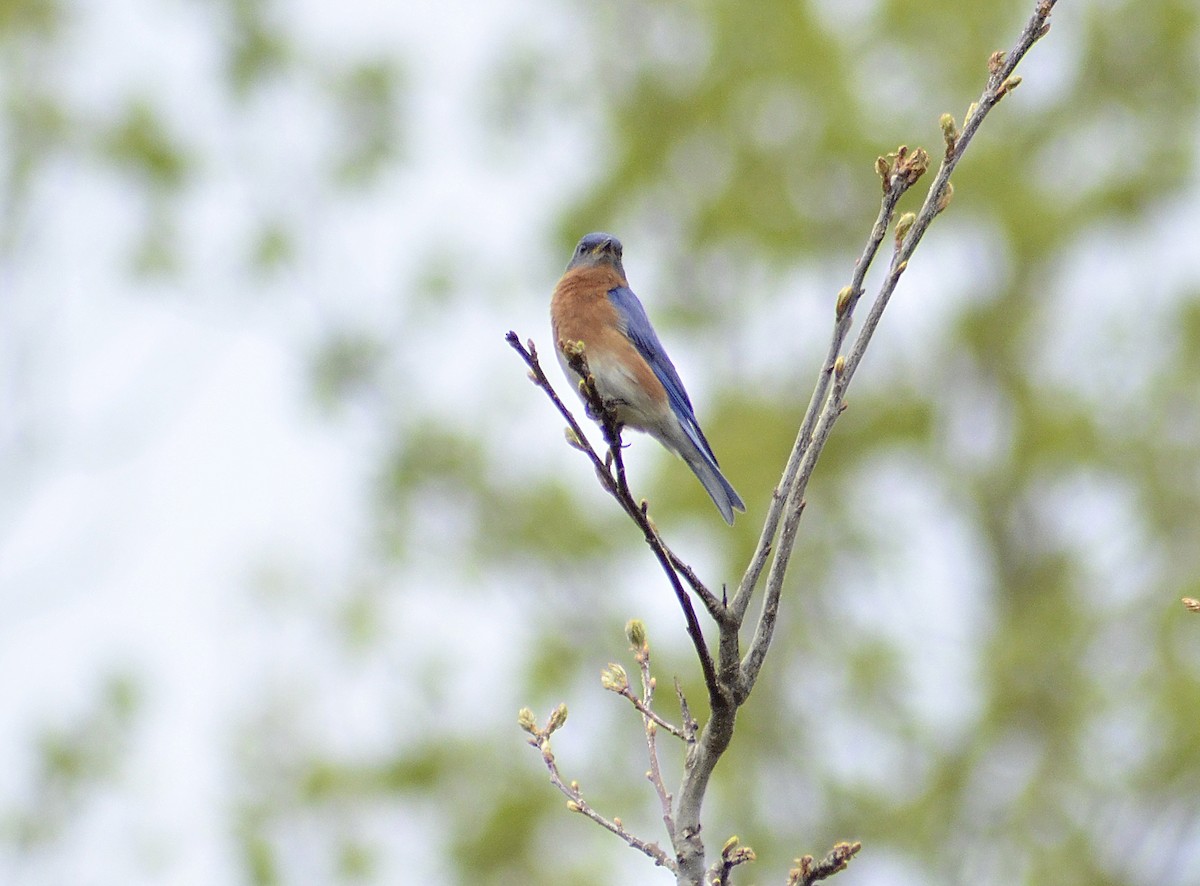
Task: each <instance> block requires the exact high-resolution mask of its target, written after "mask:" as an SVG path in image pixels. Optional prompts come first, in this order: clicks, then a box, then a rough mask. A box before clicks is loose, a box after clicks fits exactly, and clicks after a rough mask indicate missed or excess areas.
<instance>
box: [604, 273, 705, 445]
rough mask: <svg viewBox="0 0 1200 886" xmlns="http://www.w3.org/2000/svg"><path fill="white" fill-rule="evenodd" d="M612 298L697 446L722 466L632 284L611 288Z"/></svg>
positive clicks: (628, 334)
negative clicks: (630, 286) (631, 287)
mask: <svg viewBox="0 0 1200 886" xmlns="http://www.w3.org/2000/svg"><path fill="white" fill-rule="evenodd" d="M608 299H609V301H611V302H612V304H613V307H615V308H616V309H617V314H618V315H619V316H620V318H621V326H622V331H623V332H624V333H625V336H626V338H628V339H629V340H630V341H631V342H632V343H633V346H634V347H635V348H637V350H638V353H639V354H641V355H642V358H643V359H644V360H645V361H646V362H647V363H648V364H649V365H650V368H651V369H652V370H653V371H654V375H655V376H656V377H657V378H658V380H659V381H660V382H662V386H663V387H664V388H665V389H666V391H667V402H668V403H670V405H671V411H672V412H674V413H675V417H676V418H678V419H679V423H680V425H682V426H683V430H684V432H685V433H686V434H687V435H688V437H689V438H690V439H691V441H692V442H693V443H695V444H696V448H697V449H699V450H700V453H701V455H703V456H704V458H705V460H707V461H709V462H711V463H712V465H713V467H720V465H718V464H717V457H716V456H715V455H713V451H712V447H711V446H709V445H708V440H706V439H705V437H704V432H703V431H701V430H700V424H699V422H697V421H696V413H695V411H694V410H693V408H692V401H691V400H690V399H688V395H687V391H685V390H684V389H683V381H682V380H681V379H680V378H679V373H678V372H677V371H676V369H675V364H674V363H672V362H671V358H670V357H668V356H667V352H666V351H665V350H664V349H663V346H662V342H661V341H659V340H658V334H657V333H656V332H655V331H654V327H653V326H651V325H650V318H649V317H648V316H647V315H646V309H645V308H644V307H642V303H641V301H640V300H639V299H638V297H637V296H636V295H634V293H633V290H632V289H630V288H629V287H628V286H617V287H615V288H613V289H610V290H608Z"/></svg>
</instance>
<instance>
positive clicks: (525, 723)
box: [517, 708, 538, 735]
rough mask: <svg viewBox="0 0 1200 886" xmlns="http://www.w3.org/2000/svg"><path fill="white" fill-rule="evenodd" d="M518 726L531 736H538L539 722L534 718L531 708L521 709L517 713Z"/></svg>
mask: <svg viewBox="0 0 1200 886" xmlns="http://www.w3.org/2000/svg"><path fill="white" fill-rule="evenodd" d="M517 725H518V726H520V727H521V728H522V729H524V730H525V731H526V732H528V733H529V734H530V735H537V734H538V728H537V720H535V719H534V718H533V711H531V710H529V708H521V710H519V711H517Z"/></svg>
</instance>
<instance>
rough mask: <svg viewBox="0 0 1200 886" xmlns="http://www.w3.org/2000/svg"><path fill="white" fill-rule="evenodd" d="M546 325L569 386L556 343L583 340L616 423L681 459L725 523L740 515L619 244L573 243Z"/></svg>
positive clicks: (601, 237) (575, 378)
mask: <svg viewBox="0 0 1200 886" xmlns="http://www.w3.org/2000/svg"><path fill="white" fill-rule="evenodd" d="M550 324H551V326H552V328H553V330H554V341H555V344H556V347H555V353H557V354H558V362H559V363H560V364H561V365H562V368H563V372H565V373H566V375H567V378H568V379H570V380H571V381H572V382H573V383H575V384H576V385H577V384H578V382H579V381H580V378H579V375H578V374H576V373H575V372H574V371H573V370H572V369H571V367H570V366H569V365H568V364H567V358H566V355H565V354H564V353H563V345H564V344H565V343H566V342H569V341H578V342H583V345H584V356H585V357H586V358H587V364H588V369H589V370H590V371H591V373H592V376H593V377H594V378H595V380H596V390H597V392H598V393H599V394H600V396H601V397H602V398H603V399H604V400H605V401H606V402H608V403H610V404H611V405H612V407H613V409H614V412H615V414H616V418H617V421H618V422H620V423H621V424H622V425H624V426H626V427H630V428H634V429H636V430H639V431H645V432H646V433H647V434H649V435H650V436H651V437H653V438H654V439H655V440H657V441H658V442H659V443H661V444H662V445H663V446H665V447H666V448H667V449H669V450H670V451H671V452H674V453H675V454H677V455H679V456H680V457H682V458H683V460H684V461H685V462H687V465H688V467H689V468H691V469H692V472H693V473H695V475H696V477H697V478H698V479H699V480H700V483H701V485H702V486H704V491H705V492H707V493H708V494H709V495H710V496H711V497H712V500H713V502H714V503H715V504H716V506H717V510H719V511H720V512H721V516H722V517H724V518H725V522H726V523H728V524H730V525H731V526H732V525H733V512H734V511H735V510H738V511H745V510H746V505H745V504H744V503H743V502H742V499H741V496H739V495H738V494H737V492H736V491H734V488H733V487H732V486H730V485H729V481H728V480H726V479H725V477H724V475H723V474H722V473H721V468H720V466H719V465H718V464H717V458H716V456H715V455H713V451H712V447H710V446H709V445H708V441H707V440H706V439H704V432H703V431H701V430H700V423H699V422H697V421H696V414H695V412H694V411H693V409H692V401H691V400H689V399H688V395H687V391H685V390H684V389H683V382H682V381H680V379H679V373H678V372H676V371H675V365H674V364H673V363H672V362H671V359H670V358H669V357H668V356H667V352H666V351H665V350H664V349H663V346H662V342H660V341H659V340H658V335H657V334H656V333H655V332H654V327H653V326H651V325H650V318H649V317H647V316H646V309H645V308H643V307H642V303H641V302H640V301H638V297H637V296H636V295H634V294H633V290H631V289H630V288H629V281H628V279H626V277H625V268H624V266H622V264H621V241H620V240H618V239H617V238H616V237H614V236H612V235H611V234H599V233H597V234H588V235H587V236H586V237H584V238H583V239H582V240H580V241H579V245H577V246H576V247H575V253H574V254H573V255H572V256H571V261H570V263H569V264H568V265H567V270H566V272H565V273H564V274H563V276H562V279H561V280H559V281H558V285H557V286H556V287H555V288H554V297H553V298H552V299H551V300H550Z"/></svg>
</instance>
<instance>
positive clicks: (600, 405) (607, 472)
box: [505, 332, 725, 706]
mask: <svg viewBox="0 0 1200 886" xmlns="http://www.w3.org/2000/svg"><path fill="white" fill-rule="evenodd" d="M505 340H506V341H507V342H508V343H509V345H511V346H512V348H513V350H515V351H516V352H517V353H518V354H520V355H521V359H523V360H524V361H525V364H526V365H527V366H528V367H529V370H530V379H531V380H532V381H533V383H534V384H536V385H537V386H538V387H539V388H541V389H542V390H543V391H544V392H545V393H546V396H548V397H549V398H550V400H551V402H553V403H554V406H555V408H556V409H558V411H559V414H560V415H562V416H563V418H565V419H566V421H567V427H568V428H569V435H568V439H569V440H570V442H571V444H572V446H574V447H575V448H576V449H578V450H580V451H581V452H583V453H584V454H585V455H587V456H588V458H589V459H590V460H591V462H592V465H593V467H595V469H596V475H597V477H599V479H600V482H601V485H603V486H604V488H605V490H606V491H607V492H608V493H609V494H610V495H612V496H613V497H614V498H615V499H616V500H617V501H618V502H619V503H620V505H621V507H622V508H623V509H624V510H625V513H627V514H628V515H629V516H630V517H631V518H632V519H633V521H634V523H636V524H637V526H638V528H639V529H641V530H642V537H643V538H645V540H646V544H648V545H649V546H650V549H651V550H652V551H653V552H654V556H655V558H656V559H657V560H658V562H659V565H660V566H661V567H662V570H663V572H664V573H665V574H666V576H667V580H668V581H669V582H670V583H671V589H672V590H673V591H674V592H675V597H676V599H678V601H679V606H680V608H681V609H682V610H683V616H684V621H685V622H686V623H687V632H688V636H689V637H691V639H692V645H693V646H695V648H696V656H697V657H698V658H699V659H700V669H701V671H703V673H704V683H705V685H706V686H707V687H708V694H709V700H710V701H711V702H712V703H713V704H714V706H715V705H716V704H718V703H719V699H720V697H721V696H722V695H723V694H725V690H723V689H722V688H721V685H720V683H719V682H718V680H717V671H716V666H715V665H714V664H713V658H712V653H711V652H710V651H709V649H708V642H707V641H706V640H705V639H704V631H703V630H702V629H701V627H700V620H699V619H698V618H697V617H696V609H695V607H693V606H692V601H691V598H690V597H689V596H688V593H687V591H686V590H684V588H683V585H682V583H681V582H680V580H679V575H680V571H679V570H678V569H677V568H676V567H675V564H676V563H679V564H681V565H682V563H683V561H682V560H680V558H679V557H678V556H677V555H676V554H675V553H674V552H673V551H671V550H670V549H669V548H668V547H667V545H666V543H665V542H664V541H663V539H662V536H660V535H659V534H658V529H657V527H655V526H654V523H653V522H652V521H651V520H650V516H649V514H648V512H647V507H646V503H645V502H638V501H636V500H635V499H634V497H633V494H632V493H631V492H630V491H629V484H628V482H627V481H626V479H625V462H624V459H623V458H622V455H621V446H622V444H621V426H620V424H619V423H618V422H617V420H616V416H615V414H614V413H613V410H612V409H611V408H610V407H609V405H608V404H607V403H605V402H604V399H603V398H602V397H601V396H600V393H599V392H598V391H597V390H596V381H595V378H594V377H593V376H592V374H591V373H590V372H588V367H587V358H586V357H585V355H584V348H583V345H582V344H581V343H579V342H564V343H563V344H564V353H565V354H566V355H567V360H568V362H569V363H570V366H571V369H572V370H574V371H575V372H576V373H577V374H578V375H579V376H580V378H582V379H583V382H582V383H581V385H580V392H581V393H582V395H583V397H584V404H585V409H586V410H587V411H588V414H589V415H590V416H591V417H593V418H595V419H596V420H597V421H599V422H600V427H601V429H602V431H603V433H604V439H605V441H606V442H607V443H608V447H609V450H608V458H607V459H606V460H604V461H602V460H601V459H600V456H599V455H597V454H596V450H594V449H593V448H592V446H591V444H590V443H588V441H587V437H586V436H585V435H584V433H583V429H582V428H580V426H579V423H578V422H577V421H576V420H575V417H574V416H573V415H572V414H571V411H570V410H569V409H567V407H566V406H565V405H563V402H562V399H561V398H560V397H559V396H558V394H557V393H556V392H555V390H554V386H553V385H552V384H550V380H549V379H548V378H546V373H545V372H543V371H542V367H541V364H540V362H539V361H538V358H537V349H536V348H535V347H534V344H533V342H532V341H530V342H529V344H528V347H526V346H524V345H522V344H521V340H520V338H519V337H518V336H517V334H516V333H515V332H509V333H508V334H507V335H506V336H505ZM683 574H684V575H685V577H686V578H687V580H688V582H689V584H690V585H691V587H692V589H693V590H694V591H695V592H696V594H697V595H698V596H699V597H700V598H701V600H702V601H704V604H705V607H706V608H707V609H708V610H709V612H710V613H711V612H714V611H715V612H721V611H722V610H723V609H724V604H722V603H721V602H720V601H719V600H717V598H716V597H715V596H714V595H713V594H712V592H711V591H709V590H708V589H707V588H705V587H704V585H703V584H702V583H701V582H700V580H699V579H698V578H696V575H695V573H694V572H692V570H691V569H690V568H687V569H686V571H685V572H684V573H683ZM714 617H715V616H714Z"/></svg>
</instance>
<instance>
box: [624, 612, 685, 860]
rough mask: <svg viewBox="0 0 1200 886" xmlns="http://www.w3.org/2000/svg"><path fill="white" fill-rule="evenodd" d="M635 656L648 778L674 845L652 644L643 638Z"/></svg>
mask: <svg viewBox="0 0 1200 886" xmlns="http://www.w3.org/2000/svg"><path fill="white" fill-rule="evenodd" d="M643 636H644V634H643ZM634 658H635V659H637V663H638V667H639V668H640V669H641V672H642V698H641V705H640V706H639V710H641V711H643V714H642V725H643V726H644V727H645V730H646V752H647V754H648V755H649V758H650V770H649V771H648V772H647V773H646V778H647V779H648V780H649V781H650V784H652V785H653V786H654V793H656V794H658V802H659V805H660V806H661V807H662V819H663V826H664V827H665V828H666V829H667V837H668V838H669V839H670V840H671V845H672V846H674V845H675V818H674V816H673V815H672V813H671V802H672V800H673V799H674V798H673V797H672V796H671V792H670V791H668V790H667V786H666V784H665V783H664V782H663V777H662V768H661V767H660V766H659V764H658V724H659V723H662V720H661V718H659V717H658V716H657V715H656V714H654V713H653V712H652V711H651V705H652V704H653V703H654V686H655V681H654V677H652V676H651V675H650V644H649V643H648V642H646V641H645V640H643V641H642V644H641V648H639V649H635V650H634ZM664 725H665V724H664ZM668 728H669V727H668ZM677 734H678V735H679V737H680V738H682V737H683V734H682V732H680V733H677Z"/></svg>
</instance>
